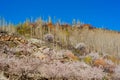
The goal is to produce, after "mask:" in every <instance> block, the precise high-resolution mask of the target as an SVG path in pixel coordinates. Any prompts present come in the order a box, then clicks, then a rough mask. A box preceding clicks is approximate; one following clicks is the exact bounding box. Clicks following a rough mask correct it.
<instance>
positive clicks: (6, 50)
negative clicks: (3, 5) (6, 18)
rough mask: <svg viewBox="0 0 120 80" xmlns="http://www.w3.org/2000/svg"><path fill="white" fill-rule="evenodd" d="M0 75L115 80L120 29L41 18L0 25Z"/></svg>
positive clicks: (16, 79) (14, 79)
mask: <svg viewBox="0 0 120 80" xmlns="http://www.w3.org/2000/svg"><path fill="white" fill-rule="evenodd" d="M86 75H87V76H86ZM0 79H2V80H119V79H120V33H119V32H115V31H110V30H105V29H99V28H95V27H93V26H92V25H90V24H80V23H76V24H72V25H69V24H61V23H59V22H57V23H54V24H53V23H52V21H51V20H48V22H45V21H43V20H42V19H38V20H36V21H35V22H30V21H26V22H24V23H22V24H18V25H11V24H9V25H2V26H1V27H0Z"/></svg>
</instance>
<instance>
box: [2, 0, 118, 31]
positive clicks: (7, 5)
mask: <svg viewBox="0 0 120 80" xmlns="http://www.w3.org/2000/svg"><path fill="white" fill-rule="evenodd" d="M0 16H2V17H4V18H5V19H6V20H7V21H11V22H13V23H15V24H16V23H19V22H23V21H25V19H26V18H30V17H31V16H32V17H33V18H34V19H35V18H38V17H40V16H41V17H42V18H44V19H46V18H47V17H48V16H51V17H52V18H54V16H56V18H55V20H56V19H61V20H62V21H64V22H68V23H71V22H72V20H73V19H79V20H80V21H81V22H84V23H89V24H92V25H93V26H96V27H102V26H103V27H107V28H109V29H112V30H119V31H120V0H0Z"/></svg>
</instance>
